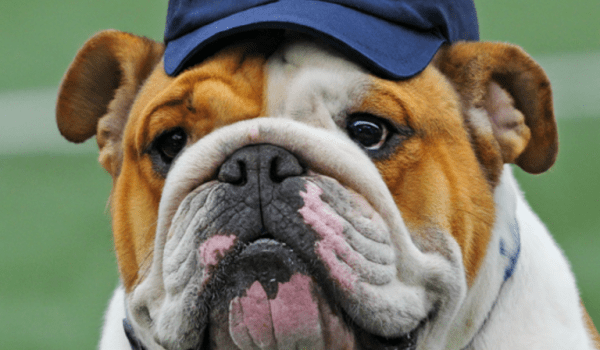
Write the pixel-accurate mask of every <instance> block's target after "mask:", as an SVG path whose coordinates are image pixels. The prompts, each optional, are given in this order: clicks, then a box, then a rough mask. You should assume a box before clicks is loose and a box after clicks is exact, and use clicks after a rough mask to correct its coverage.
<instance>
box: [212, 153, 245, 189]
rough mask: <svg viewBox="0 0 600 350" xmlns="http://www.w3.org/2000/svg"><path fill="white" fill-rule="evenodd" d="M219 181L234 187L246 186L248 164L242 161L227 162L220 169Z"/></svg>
mask: <svg viewBox="0 0 600 350" xmlns="http://www.w3.org/2000/svg"><path fill="white" fill-rule="evenodd" d="M217 179H218V180H219V181H221V182H226V183H230V184H232V185H239V186H241V185H244V184H245V183H246V181H247V173H246V163H245V162H244V161H243V160H240V159H238V160H237V161H230V162H225V163H224V164H223V165H222V166H221V169H219V175H218V177H217Z"/></svg>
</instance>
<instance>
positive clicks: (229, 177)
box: [217, 144, 304, 186]
mask: <svg viewBox="0 0 600 350" xmlns="http://www.w3.org/2000/svg"><path fill="white" fill-rule="evenodd" d="M303 173H304V167H303V166H302V165H301V164H300V162H299V161H298V158H296V156H294V155H293V154H292V153H290V152H289V151H287V150H285V149H283V148H281V147H278V146H274V145H269V144H259V145H252V146H246V147H243V148H240V149H239V150H237V151H236V152H235V153H233V154H232V155H231V157H229V159H227V160H226V161H225V162H224V163H223V165H221V168H220V169H219V173H218V177H217V178H218V180H219V181H221V182H226V183H230V184H233V185H240V186H242V185H245V184H246V183H247V182H248V180H249V179H250V178H252V177H257V178H259V179H261V180H262V181H264V180H270V181H271V182H273V183H281V182H283V180H285V179H287V178H289V177H292V176H299V175H302V174H303Z"/></svg>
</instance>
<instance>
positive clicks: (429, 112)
mask: <svg viewBox="0 0 600 350" xmlns="http://www.w3.org/2000/svg"><path fill="white" fill-rule="evenodd" d="M358 110H359V111H362V112H369V113H372V114H374V115H378V116H381V117H384V118H388V119H390V120H393V121H394V122H395V123H397V124H399V125H405V126H409V127H411V128H412V129H413V130H414V131H415V134H414V135H413V136H412V137H409V138H407V139H405V140H404V141H403V142H402V144H401V145H400V146H398V150H397V153H396V154H395V155H394V156H393V157H390V158H389V159H387V160H383V161H379V162H377V166H378V168H379V171H380V172H381V174H382V176H383V178H384V180H385V182H386V184H387V185H388V187H389V189H390V191H391V193H392V195H393V196H394V199H395V201H396V204H397V205H398V208H400V210H401V212H402V216H403V218H404V220H405V221H406V224H407V226H408V228H409V229H410V230H411V233H412V234H413V238H414V239H415V241H417V242H418V244H419V245H421V246H428V247H435V246H436V244H435V242H429V240H439V237H438V236H437V235H433V236H429V233H431V230H432V229H436V230H438V231H441V232H446V233H449V234H451V235H452V236H453V237H454V239H455V240H456V241H457V242H458V244H459V245H460V247H461V249H462V254H463V262H464V265H465V270H466V273H467V280H468V282H469V283H471V282H472V281H473V279H474V276H475V275H476V273H477V270H478V269H479V267H480V265H481V262H482V261H483V258H484V256H485V252H486V248H487V244H488V241H489V238H490V234H491V228H492V225H493V223H494V202H493V197H492V188H491V186H490V185H489V183H488V182H487V180H486V177H485V174H484V173H483V172H482V171H481V168H480V166H479V163H478V160H477V157H476V155H475V153H474V151H473V148H472V147H471V143H470V139H469V135H468V134H467V132H466V131H465V127H464V124H463V119H462V113H461V108H460V100H459V97H458V95H457V94H456V93H455V90H454V88H453V87H452V86H451V85H450V83H449V82H448V81H447V80H446V78H445V77H444V76H443V75H442V74H440V72H439V71H438V70H437V69H435V68H434V67H428V68H427V69H425V71H423V72H422V73H421V74H420V75H418V76H416V77H415V78H413V79H410V80H407V81H401V82H389V81H385V80H380V79H375V81H374V86H373V89H372V90H371V91H370V92H369V94H368V95H367V96H365V98H364V102H363V103H362V105H361V106H360V107H359V109H358ZM440 253H442V254H444V252H440Z"/></svg>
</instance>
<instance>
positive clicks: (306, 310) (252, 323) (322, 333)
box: [214, 274, 354, 350]
mask: <svg viewBox="0 0 600 350" xmlns="http://www.w3.org/2000/svg"><path fill="white" fill-rule="evenodd" d="M312 288H313V286H312V279H311V278H310V277H307V276H305V275H301V274H294V275H292V276H291V278H290V280H289V281H288V282H286V283H281V284H279V288H278V292H277V296H276V297H275V298H274V299H269V298H268V297H267V293H266V292H265V290H264V288H263V287H262V285H261V284H260V283H259V282H258V281H256V282H254V283H253V284H252V285H251V287H250V288H249V289H248V290H247V291H246V293H245V295H244V296H241V297H236V298H234V299H233V300H231V302H230V304H229V317H228V318H229V325H228V333H229V334H228V335H229V337H227V338H230V339H227V341H226V342H224V343H221V345H223V346H224V348H225V347H227V344H226V343H227V342H228V341H233V343H234V344H235V345H236V346H237V347H238V348H239V349H242V350H246V349H327V348H336V349H346V348H352V347H353V346H352V344H353V343H354V337H353V336H352V334H351V333H350V332H349V331H348V329H347V328H346V327H345V325H344V324H343V322H342V321H341V320H340V319H339V318H338V317H337V316H334V315H333V314H332V312H331V310H330V309H329V307H328V305H327V303H326V302H325V300H323V299H322V298H320V297H315V296H314V294H313V293H312V292H311V290H312ZM219 328H221V327H219ZM223 328H224V327H223ZM223 328H221V331H217V333H221V335H224V334H223V331H225V330H224V329H223ZM219 338H221V340H224V339H223V338H222V337H219ZM214 340H216V342H217V343H220V341H219V339H214ZM231 345H233V344H231ZM217 348H220V346H219V344H217Z"/></svg>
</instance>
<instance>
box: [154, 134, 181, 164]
mask: <svg viewBox="0 0 600 350" xmlns="http://www.w3.org/2000/svg"><path fill="white" fill-rule="evenodd" d="M186 142H187V135H186V133H185V131H183V129H181V128H176V129H172V130H169V131H167V132H164V133H162V134H161V135H160V136H158V137H157V138H156V140H155V141H154V149H155V151H156V152H157V153H158V155H159V156H160V158H161V160H162V161H163V162H165V163H166V164H171V162H173V159H175V157H176V156H177V155H178V154H179V152H181V150H182V149H183V147H184V146H185V143H186Z"/></svg>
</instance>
